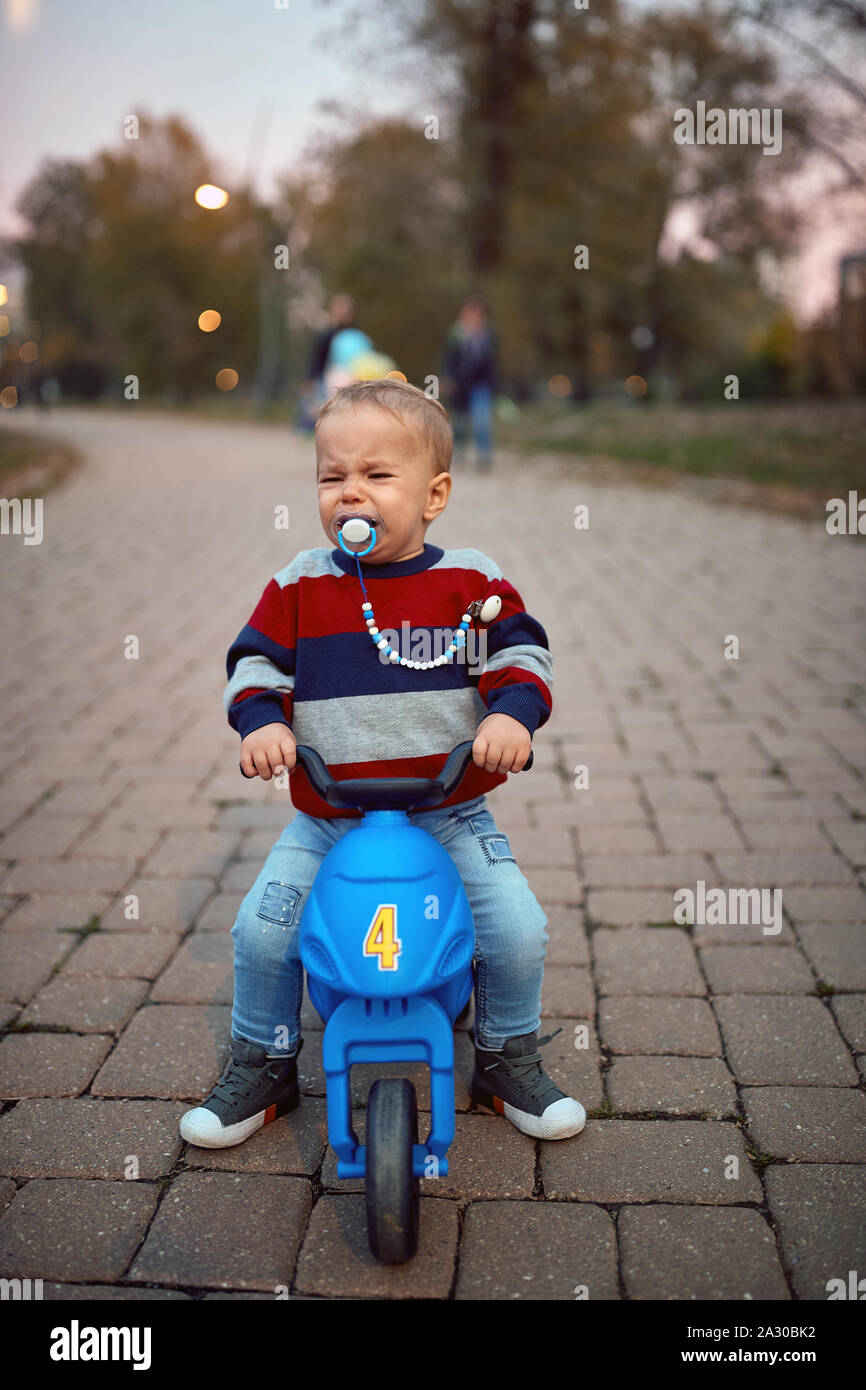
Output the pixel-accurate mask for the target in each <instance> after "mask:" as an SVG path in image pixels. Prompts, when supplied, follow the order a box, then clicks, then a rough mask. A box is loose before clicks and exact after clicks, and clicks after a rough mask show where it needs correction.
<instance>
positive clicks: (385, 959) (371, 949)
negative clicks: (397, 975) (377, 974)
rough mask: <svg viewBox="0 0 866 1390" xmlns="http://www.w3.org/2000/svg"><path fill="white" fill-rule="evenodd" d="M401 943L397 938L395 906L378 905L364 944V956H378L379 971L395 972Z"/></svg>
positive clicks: (392, 904) (393, 904) (387, 904)
mask: <svg viewBox="0 0 866 1390" xmlns="http://www.w3.org/2000/svg"><path fill="white" fill-rule="evenodd" d="M401 950H402V943H401V942H400V940H399V939H398V936H397V904H396V903H380V904H379V906H378V907H377V908H376V911H375V912H374V914H373V920H372V922H371V923H370V930H369V931H368V932H367V938H366V940H365V942H364V955H365V956H378V957H379V969H380V970H396V969H397V957H398V956H399V954H400V951H401Z"/></svg>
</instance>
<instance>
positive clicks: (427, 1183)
mask: <svg viewBox="0 0 866 1390" xmlns="http://www.w3.org/2000/svg"><path fill="white" fill-rule="evenodd" d="M455 1123H456V1132H455V1135H454V1141H453V1143H452V1145H451V1147H450V1149H449V1150H448V1172H447V1174H446V1175H445V1176H444V1177H440V1178H422V1179H421V1193H422V1195H426V1196H428V1197H459V1198H461V1199H464V1200H465V1199H466V1198H477V1197H531V1196H532V1189H533V1186H534V1184H535V1140H534V1139H530V1137H529V1135H527V1134H521V1133H520V1131H519V1130H518V1129H515V1127H514V1125H512V1124H511V1123H510V1122H509V1121H508V1120H503V1117H502V1116H501V1115H492V1114H489V1115H488V1114H481V1113H479V1114H477V1115H457V1116H456V1120H455Z"/></svg>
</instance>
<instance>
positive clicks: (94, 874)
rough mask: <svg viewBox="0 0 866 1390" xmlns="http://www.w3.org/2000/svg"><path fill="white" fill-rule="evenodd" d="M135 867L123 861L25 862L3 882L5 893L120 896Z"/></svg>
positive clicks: (81, 858) (23, 860)
mask: <svg viewBox="0 0 866 1390" xmlns="http://www.w3.org/2000/svg"><path fill="white" fill-rule="evenodd" d="M132 867H133V866H131V865H130V864H128V863H126V862H125V861H124V860H122V859H85V858H84V856H83V855H79V856H76V857H74V858H72V859H55V860H53V861H52V860H50V859H49V860H46V859H22V860H21V861H20V862H19V863H18V864H16V865H15V867H14V868H12V869H10V870H9V872H8V874H7V875H6V877H5V878H4V880H3V891H4V893H63V894H66V893H91V892H97V893H119V892H120V890H121V889H122V888H123V887H124V886H125V884H126V883H127V882H128V881H129V879H130V877H131V873H132Z"/></svg>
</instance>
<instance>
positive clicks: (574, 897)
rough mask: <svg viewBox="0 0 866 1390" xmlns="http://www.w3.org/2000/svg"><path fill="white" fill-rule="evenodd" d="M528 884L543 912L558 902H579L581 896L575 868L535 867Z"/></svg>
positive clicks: (581, 892)
mask: <svg viewBox="0 0 866 1390" xmlns="http://www.w3.org/2000/svg"><path fill="white" fill-rule="evenodd" d="M530 886H531V887H532V889H533V892H534V893H535V895H536V897H537V898H538V901H539V902H540V903H541V906H542V907H543V908H544V910H545V912H547V910H548V908H549V907H550V906H552V905H555V904H558V903H564V904H571V903H579V902H580V900H581V898H582V897H583V886H582V884H581V882H580V879H579V878H578V876H577V870H576V869H536V870H535V871H534V872H533V873H532V877H531V880H530Z"/></svg>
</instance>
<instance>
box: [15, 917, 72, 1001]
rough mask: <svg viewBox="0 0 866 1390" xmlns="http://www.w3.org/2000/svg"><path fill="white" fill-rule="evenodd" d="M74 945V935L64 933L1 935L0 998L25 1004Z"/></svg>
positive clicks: (41, 932) (43, 932)
mask: <svg viewBox="0 0 866 1390" xmlns="http://www.w3.org/2000/svg"><path fill="white" fill-rule="evenodd" d="M74 945H75V937H74V936H68V935H66V934H65V933H63V932H53V931H40V932H36V931H34V932H29V933H28V934H27V935H26V936H25V935H21V934H19V933H17V932H10V933H9V934H8V935H2V934H0V998H2V999H3V1000H5V1001H7V1002H9V1003H15V1004H26V1003H27V1002H28V1000H30V999H32V998H33V995H34V994H35V993H36V991H37V990H38V989H39V987H40V985H44V983H45V981H46V980H47V979H48V978H49V976H50V975H51V972H52V971H53V969H54V967H55V965H57V964H58V963H59V962H60V961H62V960H63V957H64V956H66V955H68V954H69V952H70V951H71V950H72V947H73V946H74Z"/></svg>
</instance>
